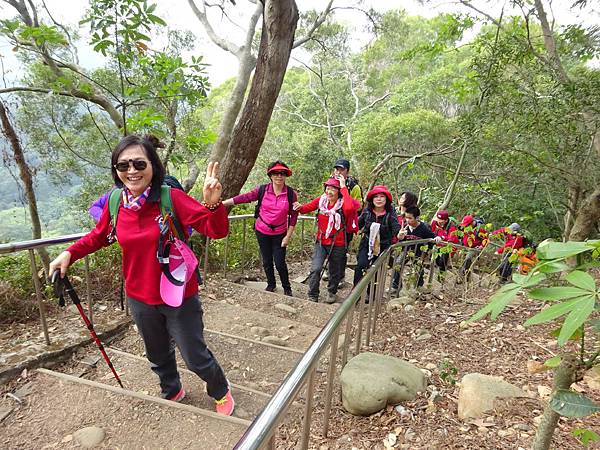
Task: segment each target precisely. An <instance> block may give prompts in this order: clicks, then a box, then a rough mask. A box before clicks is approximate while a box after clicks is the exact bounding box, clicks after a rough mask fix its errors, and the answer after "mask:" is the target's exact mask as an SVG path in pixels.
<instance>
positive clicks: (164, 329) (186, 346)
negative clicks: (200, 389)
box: [127, 295, 229, 400]
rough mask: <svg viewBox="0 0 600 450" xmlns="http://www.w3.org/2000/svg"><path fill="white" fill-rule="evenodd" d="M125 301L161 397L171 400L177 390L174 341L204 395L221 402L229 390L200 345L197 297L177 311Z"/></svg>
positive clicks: (213, 360)
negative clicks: (156, 380) (199, 380)
mask: <svg viewBox="0 0 600 450" xmlns="http://www.w3.org/2000/svg"><path fill="white" fill-rule="evenodd" d="M127 300H128V302H129V307H130V309H131V316H132V317H133V320H134V322H135V324H136V325H137V328H138V331H139V333H140V335H141V336H142V339H143V340H144V346H145V347H146V357H147V358H148V361H150V366H151V368H152V370H153V371H154V373H156V374H157V375H158V378H159V379H160V388H161V397H163V398H170V397H173V396H174V395H175V394H177V393H178V392H179V390H180V389H181V380H180V378H179V372H177V363H176V361H175V348H174V347H173V341H174V342H175V344H176V345H177V347H178V348H179V351H180V352H181V356H182V357H183V360H184V361H185V363H186V365H187V366H188V368H189V369H190V370H191V371H192V372H194V373H195V374H197V375H198V376H199V377H200V378H202V379H203V380H204V381H205V382H206V391H207V392H208V395H210V396H211V397H212V398H214V399H216V400H219V399H221V398H223V397H224V396H225V394H226V393H227V390H228V389H229V387H228V385H227V379H226V378H225V374H224V373H223V369H221V366H220V365H219V363H218V362H217V359H216V358H215V357H214V355H213V354H212V353H211V351H210V350H209V349H208V347H207V346H206V342H205V341H204V322H203V320H202V316H203V312H202V306H201V305H200V300H199V298H198V296H197V295H194V296H193V297H190V298H188V299H185V300H184V301H183V303H182V304H181V306H179V307H178V308H173V307H171V306H168V305H156V306H153V305H147V304H146V303H143V302H139V301H137V300H133V299H131V298H128V299H127Z"/></svg>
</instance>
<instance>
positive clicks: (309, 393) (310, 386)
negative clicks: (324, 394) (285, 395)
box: [300, 367, 316, 450]
mask: <svg viewBox="0 0 600 450" xmlns="http://www.w3.org/2000/svg"><path fill="white" fill-rule="evenodd" d="M315 372H316V367H312V368H311V369H310V375H309V376H308V382H307V383H306V407H305V409H304V421H303V423H302V441H301V443H300V450H306V449H307V448H308V440H309V438H310V422H311V419H312V412H313V406H312V405H313V394H314V390H315Z"/></svg>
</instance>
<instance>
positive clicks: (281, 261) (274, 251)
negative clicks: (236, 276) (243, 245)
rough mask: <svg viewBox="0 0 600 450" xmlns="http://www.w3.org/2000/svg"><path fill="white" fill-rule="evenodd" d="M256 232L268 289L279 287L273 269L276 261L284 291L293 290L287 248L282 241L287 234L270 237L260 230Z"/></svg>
mask: <svg viewBox="0 0 600 450" xmlns="http://www.w3.org/2000/svg"><path fill="white" fill-rule="evenodd" d="M254 231H255V232H256V240H257V241H258V246H259V247H260V256H261V257H262V262H263V269H265V275H266V276H267V287H269V288H274V287H275V286H276V285H277V283H276V281H275V269H274V268H273V261H274V262H275V267H276V268H277V272H278V273H279V279H280V280H281V287H283V289H284V290H287V289H291V288H292V286H291V285H290V276H289V273H288V268H287V264H286V262H285V252H286V248H285V247H282V246H281V241H282V240H283V238H284V237H285V235H286V233H282V234H275V235H269V234H263V233H261V232H260V231H258V230H254Z"/></svg>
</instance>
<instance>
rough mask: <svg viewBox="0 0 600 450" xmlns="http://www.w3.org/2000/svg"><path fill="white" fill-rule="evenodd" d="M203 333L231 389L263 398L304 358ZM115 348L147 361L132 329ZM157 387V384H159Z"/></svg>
mask: <svg viewBox="0 0 600 450" xmlns="http://www.w3.org/2000/svg"><path fill="white" fill-rule="evenodd" d="M204 334H205V338H206V342H207V345H208V347H209V348H210V350H211V351H212V352H213V354H214V355H215V357H216V358H217V360H218V361H219V364H220V365H221V367H223V370H224V371H225V375H226V376H227V378H228V379H229V381H230V383H232V386H233V387H234V388H235V389H236V390H238V391H239V390H246V391H249V392H253V393H255V394H256V395H259V396H261V397H264V398H267V397H269V396H270V394H272V393H273V392H275V390H276V389H277V387H278V386H279V385H280V384H281V382H282V381H283V379H284V378H285V376H286V375H287V373H288V371H289V370H290V369H291V368H292V367H294V365H295V364H296V362H297V361H298V360H299V358H300V356H301V354H299V353H295V352H290V351H289V350H287V349H280V348H277V347H275V346H269V345H265V344H263V343H261V342H250V341H247V340H244V339H241V338H239V337H233V336H231V337H230V336H224V335H222V334H218V333H213V332H209V331H205V333H204ZM113 347H115V348H116V349H119V350H122V351H126V352H127V353H130V354H133V355H136V356H137V357H140V358H143V359H144V360H146V358H145V355H144V345H143V342H142V339H141V338H140V337H139V335H138V334H137V332H136V331H135V330H134V329H133V328H132V329H131V330H129V331H128V332H127V333H126V334H125V335H124V336H123V337H122V338H121V339H120V340H119V341H118V342H115V343H114V344H113ZM90 352H93V353H91V355H94V356H95V355H99V353H98V351H97V350H95V349H91V350H90ZM96 358H97V356H96ZM177 359H178V363H177V365H178V367H179V369H180V371H181V372H184V371H186V370H187V369H185V363H184V362H183V361H182V359H181V357H180V355H179V352H178V351H177ZM99 364H100V363H99ZM190 373H191V372H190ZM152 375H153V374H152ZM194 376H196V375H194ZM155 385H156V386H157V385H158V384H157V382H156V381H155Z"/></svg>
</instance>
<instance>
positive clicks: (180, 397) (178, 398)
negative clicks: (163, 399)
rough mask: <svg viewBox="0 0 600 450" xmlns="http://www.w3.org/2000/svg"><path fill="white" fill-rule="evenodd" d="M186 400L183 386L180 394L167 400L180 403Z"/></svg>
mask: <svg viewBox="0 0 600 450" xmlns="http://www.w3.org/2000/svg"><path fill="white" fill-rule="evenodd" d="M184 398H185V391H184V390H183V386H182V387H181V389H179V392H177V394H175V395H173V396H172V397H168V398H167V400H171V401H172V402H180V401H181V400H183V399H184Z"/></svg>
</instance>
